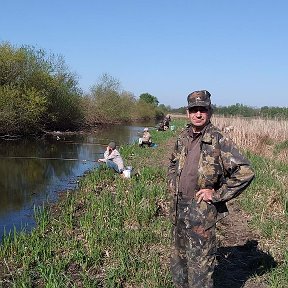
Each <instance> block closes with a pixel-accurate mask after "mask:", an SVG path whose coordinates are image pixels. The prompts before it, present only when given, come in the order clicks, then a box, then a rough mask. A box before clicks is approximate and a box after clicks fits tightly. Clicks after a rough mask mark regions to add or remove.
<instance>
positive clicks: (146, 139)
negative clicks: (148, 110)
mask: <svg viewBox="0 0 288 288" xmlns="http://www.w3.org/2000/svg"><path fill="white" fill-rule="evenodd" d="M144 145H147V146H148V147H150V146H151V145H152V139H151V134H150V133H149V129H148V128H147V127H146V128H144V130H143V135H142V138H139V146H140V147H144Z"/></svg>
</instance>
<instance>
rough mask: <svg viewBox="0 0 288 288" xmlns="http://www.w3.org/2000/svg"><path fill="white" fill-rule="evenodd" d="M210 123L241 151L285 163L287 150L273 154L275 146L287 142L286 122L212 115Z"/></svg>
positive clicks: (287, 128)
mask: <svg viewBox="0 0 288 288" xmlns="http://www.w3.org/2000/svg"><path fill="white" fill-rule="evenodd" d="M211 121H212V122H213V124H214V125H216V126H217V127H219V128H220V129H221V130H222V131H223V132H224V133H226V134H227V135H228V136H229V137H230V138H232V139H233V141H234V142H235V143H236V144H237V146H239V147H241V148H242V149H245V150H249V151H251V152H253V153H255V154H258V155H263V156H265V157H269V158H274V159H277V160H281V161H287V158H288V149H282V150H281V151H280V152H279V153H275V145H276V144H279V143H282V142H284V141H287V140H288V121H287V120H281V119H279V120H276V119H275V120H272V119H263V118H262V119H261V118H244V117H223V116H218V115H213V117H212V120H211Z"/></svg>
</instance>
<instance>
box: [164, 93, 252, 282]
mask: <svg viewBox="0 0 288 288" xmlns="http://www.w3.org/2000/svg"><path fill="white" fill-rule="evenodd" d="M210 96H211V95H210V93H209V92H208V91H206V90H201V91H195V92H193V93H191V94H189V95H188V97H187V101H188V107H187V117H188V119H189V120H190V122H191V123H190V124H188V125H187V127H186V129H185V130H184V131H182V132H181V134H180V135H179V137H178V138H177V141H176V144H175V148H174V151H173V153H172V155H171V159H170V165H169V169H168V181H169V190H170V192H171V195H172V196H173V209H172V216H173V217H172V218H173V235H172V237H173V249H172V255H171V271H172V277H173V281H174V284H175V286H176V287H189V288H190V287H195V288H204V287H207V288H211V287H213V277H212V276H213V271H214V265H215V253H216V236H215V226H216V222H217V221H218V220H220V219H221V218H223V217H224V216H225V215H227V213H228V210H227V207H226V202H227V201H229V200H231V199H232V198H235V197H236V196H238V195H239V194H240V193H241V192H242V191H243V190H244V189H246V188H247V187H248V185H249V184H250V183H251V181H252V180H253V178H254V172H253V170H252V168H251V166H250V163H249V161H248V160H247V159H246V158H245V157H244V156H243V155H242V154H241V153H240V152H239V150H238V149H237V147H236V146H235V144H234V143H233V142H232V141H231V140H230V139H228V138H226V137H225V136H223V135H222V133H221V131H220V130H219V129H218V128H216V127H215V126H213V124H211V122H210V118H211V116H212V107H211V101H210Z"/></svg>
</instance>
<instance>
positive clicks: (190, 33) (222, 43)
mask: <svg viewBox="0 0 288 288" xmlns="http://www.w3.org/2000/svg"><path fill="white" fill-rule="evenodd" d="M287 14H288V1H287V0H275V1H272V0H269V1H268V0H241V1H231V0H217V1H216V0H201V1H200V0H198V1H194V0H178V1H175V0H174V1H172V0H145V1H144V0H110V1H109V0H102V1H99V0H82V1H80V0H78V1H76V0H57V1H56V0H49V1H48V0H47V1H43V0H42V1H41V0H37V1H36V0H25V1H24V0H1V15H0V42H3V41H8V42H10V43H11V44H12V45H15V46H21V45H31V46H34V47H36V48H39V49H40V48H41V49H44V50H45V51H47V52H48V53H50V52H51V53H54V54H60V55H62V56H63V57H64V59H65V61H66V63H67V64H68V67H69V70H70V71H72V72H75V73H77V74H78V75H79V77H80V78H79V86H80V87H81V88H82V89H83V90H84V91H89V88H90V87H91V86H92V85H93V84H95V83H96V82H97V81H98V80H99V77H100V76H101V75H103V74H104V73H108V74H109V75H111V76H112V77H114V78H116V79H118V80H119V81H120V82H121V85H122V88H123V90H126V91H129V92H132V93H133V94H134V95H135V96H136V97H138V96H139V95H140V94H141V93H146V92H148V93H150V94H152V95H153V96H156V97H157V99H158V100H159V102H160V103H161V104H165V105H170V106H172V107H174V108H177V107H181V106H185V105H186V97H187V95H188V94H189V93H190V92H192V91H194V90H200V89H207V90H209V91H210V93H211V94H212V98H211V99H212V102H213V103H214V104H216V105H217V106H226V105H233V104H236V103H242V104H244V105H248V106H253V107H262V106H266V105H267V106H280V107H288V99H287V96H288V89H287V88H288V85H287V84H288V80H287V70H288V52H287V51H288V36H287V35H288V34H287V30H288V17H287Z"/></svg>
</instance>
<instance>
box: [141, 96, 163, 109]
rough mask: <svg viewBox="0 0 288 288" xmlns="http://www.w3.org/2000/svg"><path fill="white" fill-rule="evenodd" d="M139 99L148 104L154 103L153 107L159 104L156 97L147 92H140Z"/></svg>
mask: <svg viewBox="0 0 288 288" xmlns="http://www.w3.org/2000/svg"><path fill="white" fill-rule="evenodd" d="M139 100H140V101H144V102H146V103H148V104H152V105H154V106H155V107H157V106H158V104H159V101H158V99H157V97H155V96H152V95H151V94H149V93H142V94H141V95H140V96H139Z"/></svg>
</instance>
